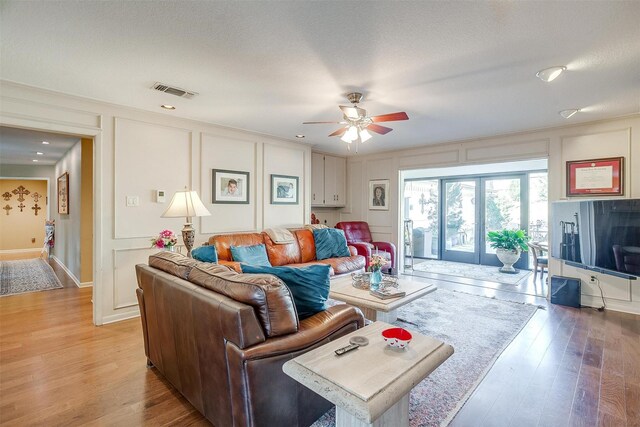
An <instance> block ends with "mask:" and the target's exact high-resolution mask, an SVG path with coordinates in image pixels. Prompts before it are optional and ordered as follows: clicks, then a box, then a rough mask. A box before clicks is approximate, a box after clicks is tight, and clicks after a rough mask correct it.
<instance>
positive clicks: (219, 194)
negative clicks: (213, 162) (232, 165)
mask: <svg viewBox="0 0 640 427" xmlns="http://www.w3.org/2000/svg"><path fill="white" fill-rule="evenodd" d="M211 180H212V183H211V188H212V189H213V191H212V192H213V194H212V196H211V203H226V204H242V203H244V204H248V203H249V188H250V186H249V172H242V171H230V170H223V169H212V170H211Z"/></svg>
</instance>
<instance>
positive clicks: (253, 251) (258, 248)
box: [230, 243, 271, 267]
mask: <svg viewBox="0 0 640 427" xmlns="http://www.w3.org/2000/svg"><path fill="white" fill-rule="evenodd" d="M230 249H231V257H232V258H233V260H234V261H238V262H242V263H245V264H249V265H263V266H266V267H271V263H270V262H269V257H268V256H267V248H266V247H265V246H264V244H262V243H261V244H259V245H253V246H231V248H230Z"/></svg>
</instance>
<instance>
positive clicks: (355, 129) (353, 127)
mask: <svg viewBox="0 0 640 427" xmlns="http://www.w3.org/2000/svg"><path fill="white" fill-rule="evenodd" d="M347 99H348V100H349V102H351V104H353V105H352V106H345V105H340V109H341V110H342V114H343V116H342V117H343V120H342V121H340V122H303V123H302V124H304V125H311V124H324V123H337V124H341V125H344V126H343V127H341V128H340V129H338V130H337V131H335V132H333V133H331V134H330V135H329V136H339V137H340V139H342V140H343V141H344V142H346V143H348V144H351V143H352V142H356V152H357V150H358V146H357V143H358V142H360V143H362V142H365V141H367V140H369V139H370V138H371V133H369V131H371V132H375V133H378V134H380V135H386V134H387V133H389V132H391V131H392V130H393V129H391V128H389V127H386V126H380V125H379V124H377V123H380V122H394V121H398V120H409V116H407V113H405V112H404V111H402V112H398V113H390V114H382V115H379V116H367V110H365V109H364V108H360V107H358V104H359V103H360V101H362V94H361V93H359V92H352V93H349V94H347ZM348 147H349V149H351V148H350V146H348Z"/></svg>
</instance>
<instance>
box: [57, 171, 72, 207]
mask: <svg viewBox="0 0 640 427" xmlns="http://www.w3.org/2000/svg"><path fill="white" fill-rule="evenodd" d="M58 213H59V214H62V215H69V172H65V173H63V174H62V175H60V176H59V177H58Z"/></svg>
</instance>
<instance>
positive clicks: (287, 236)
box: [264, 228, 295, 245]
mask: <svg viewBox="0 0 640 427" xmlns="http://www.w3.org/2000/svg"><path fill="white" fill-rule="evenodd" d="M264 232H265V233H267V235H268V236H269V237H271V240H273V243H275V244H277V245H286V244H288V243H293V242H294V241H295V238H294V237H293V234H291V232H290V231H289V230H287V229H286V228H267V229H266V230H264Z"/></svg>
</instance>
